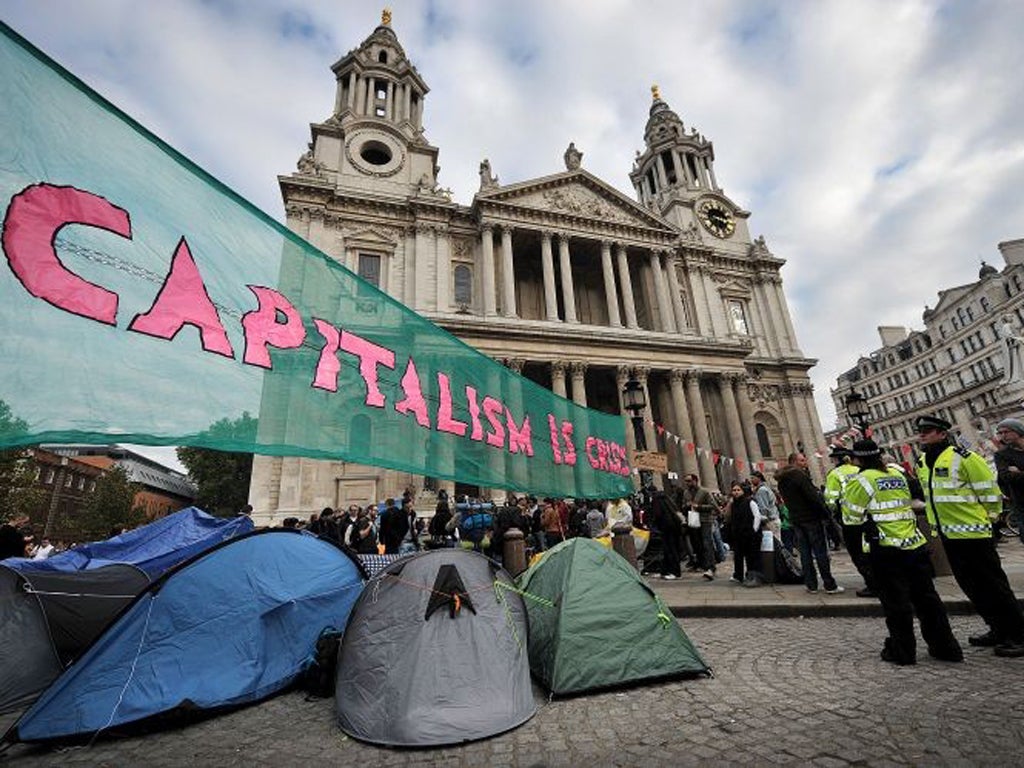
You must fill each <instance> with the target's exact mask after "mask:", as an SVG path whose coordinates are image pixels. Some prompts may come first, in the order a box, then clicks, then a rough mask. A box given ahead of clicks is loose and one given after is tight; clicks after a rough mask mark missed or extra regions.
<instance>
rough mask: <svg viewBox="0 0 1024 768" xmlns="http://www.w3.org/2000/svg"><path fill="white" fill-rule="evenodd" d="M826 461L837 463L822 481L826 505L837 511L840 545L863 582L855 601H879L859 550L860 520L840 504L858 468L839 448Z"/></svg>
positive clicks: (836, 447)
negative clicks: (865, 599) (869, 598)
mask: <svg viewBox="0 0 1024 768" xmlns="http://www.w3.org/2000/svg"><path fill="white" fill-rule="evenodd" d="M829 457H830V458H831V459H832V460H833V461H835V462H836V465H835V466H834V467H833V468H832V471H830V472H829V473H828V475H827V476H826V477H825V503H826V504H828V506H829V509H830V510H838V512H839V519H840V521H841V522H842V524H843V545H844V546H845V547H846V551H847V552H849V553H850V560H852V561H853V565H854V567H855V568H856V569H857V572H858V573H860V575H861V577H862V578H863V579H864V589H858V590H857V597H878V590H877V589H876V587H875V582H874V578H873V577H872V574H871V563H870V562H869V561H868V557H867V555H866V554H865V553H864V550H863V548H862V547H861V540H862V539H863V531H862V529H861V524H860V517H859V516H857V515H851V514H849V513H848V512H847V510H846V506H845V505H844V504H843V491H844V489H845V488H846V484H847V482H848V481H849V480H850V478H852V477H853V476H854V475H856V474H857V473H858V472H860V468H859V467H858V466H857V465H856V464H854V463H853V457H852V454H851V452H850V449H849V448H845V447H843V446H841V445H833V446H832V450H831V451H830V452H829Z"/></svg>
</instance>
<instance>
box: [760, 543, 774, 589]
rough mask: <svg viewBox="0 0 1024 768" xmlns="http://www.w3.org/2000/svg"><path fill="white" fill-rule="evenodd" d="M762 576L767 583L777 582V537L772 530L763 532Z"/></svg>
mask: <svg viewBox="0 0 1024 768" xmlns="http://www.w3.org/2000/svg"><path fill="white" fill-rule="evenodd" d="M760 549H761V578H762V579H764V583H765V584H774V583H775V537H774V536H773V535H772V532H771V531H770V530H764V531H762V532H761V547H760Z"/></svg>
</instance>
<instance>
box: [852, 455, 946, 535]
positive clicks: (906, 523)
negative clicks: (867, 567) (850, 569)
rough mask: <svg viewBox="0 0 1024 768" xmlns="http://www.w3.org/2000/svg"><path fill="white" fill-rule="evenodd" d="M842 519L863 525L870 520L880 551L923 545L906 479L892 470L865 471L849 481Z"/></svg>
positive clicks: (900, 473)
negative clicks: (873, 525)
mask: <svg viewBox="0 0 1024 768" xmlns="http://www.w3.org/2000/svg"><path fill="white" fill-rule="evenodd" d="M843 515H844V517H845V516H846V515H849V516H850V519H851V520H854V521H855V522H853V523H851V525H863V524H865V523H866V522H867V521H868V518H869V517H870V519H871V520H873V521H874V523H875V525H876V526H878V543H879V545H880V546H883V547H896V548H897V549H917V548H918V547H921V546H923V545H924V544H925V543H926V541H927V540H926V539H925V537H924V534H923V533H921V531H919V530H918V528H917V515H915V514H914V510H913V509H912V508H911V506H910V489H909V488H907V478H906V477H904V476H903V473H902V472H900V471H899V470H896V469H886V470H885V471H882V470H880V469H865V470H861V472H860V473H859V474H857V475H854V476H853V477H851V479H850V480H849V481H848V482H847V483H846V490H845V491H844V492H843Z"/></svg>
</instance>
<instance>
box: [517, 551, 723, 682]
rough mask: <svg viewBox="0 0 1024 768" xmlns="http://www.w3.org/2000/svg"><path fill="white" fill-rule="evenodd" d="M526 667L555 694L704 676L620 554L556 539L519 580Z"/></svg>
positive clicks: (675, 625)
mask: <svg viewBox="0 0 1024 768" xmlns="http://www.w3.org/2000/svg"><path fill="white" fill-rule="evenodd" d="M518 583H519V586H520V587H522V589H523V591H524V592H526V593H528V594H529V595H531V596H532V597H533V599H530V600H528V601H527V603H526V605H527V609H528V611H529V618H530V666H531V668H532V669H533V673H534V675H536V677H537V678H538V679H539V680H540V681H541V682H543V683H544V684H545V685H546V686H547V687H548V689H549V690H550V691H551V693H552V694H554V695H559V694H574V693H582V692H583V691H589V690H594V689H598V688H608V687H612V686H618V685H625V684H627V683H637V682H640V681H643V680H652V679H657V678H666V677H677V676H694V675H700V674H704V673H707V672H708V671H709V669H708V666H707V664H705V663H704V660H703V659H702V658H701V656H700V654H699V653H698V652H697V649H696V648H694V646H693V643H691V642H690V639H689V638H688V637H687V636H686V633H685V632H683V629H682V627H681V626H679V622H678V621H676V619H675V618H674V617H673V616H672V614H671V612H670V611H669V609H668V608H667V607H666V606H665V604H664V603H663V602H662V601H661V600H660V599H659V598H658V595H657V594H656V593H655V592H654V590H652V589H651V588H650V587H649V586H648V585H647V583H646V582H645V581H644V580H643V579H642V578H641V577H640V575H639V574H638V573H637V571H636V569H635V568H633V567H632V566H631V565H630V564H629V563H627V562H626V561H625V560H624V559H623V558H622V557H621V556H620V555H619V554H618V553H616V552H614V551H612V550H611V549H609V548H608V547H604V546H602V545H600V544H598V543H597V542H596V541H594V540H592V539H584V538H576V539H569V540H568V541H565V542H562V543H561V544H558V545H556V546H554V547H552V548H551V549H549V550H548V551H547V552H545V553H544V555H543V556H542V558H541V559H540V560H538V561H537V562H535V563H534V564H533V565H532V566H531V567H530V568H529V569H528V570H527V571H525V572H524V573H523V574H521V575H520V576H519V579H518Z"/></svg>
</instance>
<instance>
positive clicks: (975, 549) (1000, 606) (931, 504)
mask: <svg viewBox="0 0 1024 768" xmlns="http://www.w3.org/2000/svg"><path fill="white" fill-rule="evenodd" d="M916 427H917V432H918V436H919V439H920V442H921V449H922V455H921V458H920V460H919V461H918V464H917V477H918V479H919V480H920V481H921V487H922V489H923V491H924V495H925V503H926V505H927V507H926V508H927V514H928V522H929V523H930V524H931V526H932V528H933V529H935V530H936V531H937V533H938V535H939V536H940V537H941V538H942V544H943V546H944V547H945V550H946V556H947V558H948V559H949V565H950V568H951V569H952V570H953V576H954V577H955V578H956V583H957V584H959V585H960V589H962V590H963V591H964V594H965V595H967V598H968V599H969V600H970V601H971V603H972V604H973V605H974V607H975V609H976V610H977V611H978V613H979V614H980V615H981V617H982V618H983V619H984V620H985V623H986V624H988V627H989V630H988V632H986V633H985V634H983V635H975V636H973V637H969V638H968V639H967V642H969V643H970V644H971V645H977V646H983V647H991V646H995V653H996V655H997V656H1014V657H1016V656H1024V613H1022V612H1021V608H1020V604H1019V603H1018V602H1017V598H1016V597H1015V596H1014V594H1013V590H1012V589H1010V582H1009V581H1008V580H1007V578H1006V573H1005V572H1004V571H1003V566H1002V564H1001V563H1000V562H999V555H998V554H996V545H995V541H994V540H993V538H992V521H993V520H995V519H996V517H997V516H998V514H999V512H1000V509H1001V507H1002V499H1001V498H1000V494H999V489H998V487H997V486H996V481H995V477H994V476H993V474H992V470H991V469H989V466H988V464H987V463H985V460H984V459H983V458H982V457H981V456H979V455H978V454H976V453H972V452H971V451H968V450H966V449H965V448H961V447H960V446H959V445H955V444H954V443H953V442H952V441H951V440H950V437H949V429H950V427H951V425H950V423H949V422H948V421H946V420H945V419H940V418H939V417H937V416H921V417H920V418H918V419H917V422H916Z"/></svg>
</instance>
